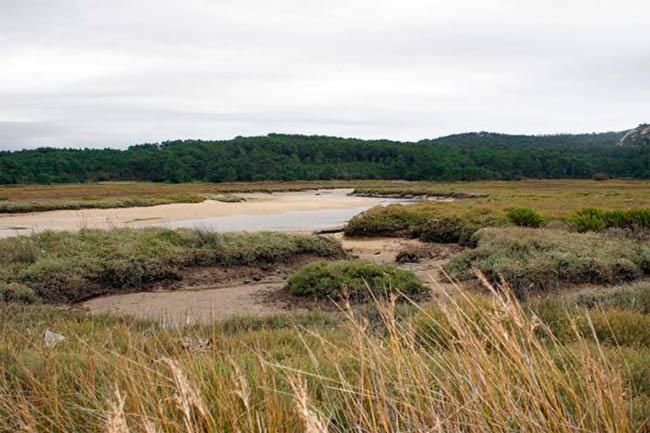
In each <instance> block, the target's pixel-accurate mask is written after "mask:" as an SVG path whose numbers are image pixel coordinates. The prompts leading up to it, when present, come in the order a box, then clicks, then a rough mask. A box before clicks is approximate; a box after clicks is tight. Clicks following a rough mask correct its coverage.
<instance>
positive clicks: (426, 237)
mask: <svg viewBox="0 0 650 433" xmlns="http://www.w3.org/2000/svg"><path fill="white" fill-rule="evenodd" d="M463 227H464V224H463V222H462V221H461V219H460V218H458V217H453V216H452V217H442V218H433V219H430V220H429V221H427V223H426V224H424V226H423V227H422V230H421V231H420V239H421V240H423V241H424V242H441V243H455V242H458V241H460V237H461V234H462V232H463Z"/></svg>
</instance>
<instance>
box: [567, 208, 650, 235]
mask: <svg viewBox="0 0 650 433" xmlns="http://www.w3.org/2000/svg"><path fill="white" fill-rule="evenodd" d="M570 221H571V223H572V224H573V226H574V227H575V228H576V230H578V231H579V232H587V231H593V232H601V231H603V230H606V229H609V228H622V229H650V208H634V209H626V210H603V209H596V208H586V209H582V210H581V211H579V212H576V213H575V214H574V215H573V216H572V217H571V218H570Z"/></svg>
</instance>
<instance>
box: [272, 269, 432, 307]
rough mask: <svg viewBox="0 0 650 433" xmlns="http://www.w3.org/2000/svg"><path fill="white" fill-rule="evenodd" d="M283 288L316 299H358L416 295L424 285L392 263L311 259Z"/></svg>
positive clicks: (291, 292) (424, 289)
mask: <svg viewBox="0 0 650 433" xmlns="http://www.w3.org/2000/svg"><path fill="white" fill-rule="evenodd" d="M285 290H286V291H287V292H288V293H290V294H292V295H295V296H305V297H311V298H316V299H330V298H331V299H340V298H341V297H345V296H347V297H349V299H351V300H355V301H361V300H365V299H367V298H369V297H371V294H374V295H376V296H377V297H385V296H386V295H387V294H389V293H403V294H405V295H408V296H418V295H423V294H424V293H426V288H425V287H424V286H423V285H422V283H421V282H420V280H418V278H417V277H416V276H415V274H413V273H412V272H408V271H404V270H401V269H399V268H397V267H395V266H392V265H378V264H375V263H370V262H351V261H339V262H322V261H321V262H314V263H310V264H309V265H307V266H305V267H304V268H302V269H301V270H299V271H298V272H296V273H295V274H293V275H292V276H291V277H290V278H289V281H288V282H287V285H286V287H285Z"/></svg>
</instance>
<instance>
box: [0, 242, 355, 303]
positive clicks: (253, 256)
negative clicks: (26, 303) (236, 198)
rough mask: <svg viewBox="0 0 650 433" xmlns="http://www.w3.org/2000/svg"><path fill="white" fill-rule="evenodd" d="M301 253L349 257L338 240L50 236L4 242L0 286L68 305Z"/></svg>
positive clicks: (1, 256) (0, 244)
mask: <svg viewBox="0 0 650 433" xmlns="http://www.w3.org/2000/svg"><path fill="white" fill-rule="evenodd" d="M301 254H310V255H316V256H319V257H327V258H342V257H345V252H344V251H343V249H342V248H341V246H340V244H339V243H338V242H336V241H334V240H332V239H329V238H324V237H319V236H313V235H293V234H285V233H268V232H260V233H227V234H216V233H206V232H201V231H195V230H166V229H145V230H132V229H119V230H112V231H102V230H82V231H80V232H78V233H65V232H44V233H41V234H37V235H33V236H29V237H25V236H22V237H14V238H7V239H1V240H0V284H3V283H5V284H8V283H18V284H21V285H24V286H26V287H29V288H30V289H32V290H33V291H34V292H35V294H36V295H37V296H38V297H40V298H42V299H43V301H44V302H63V303H68V302H76V301H80V300H83V299H86V298H89V297H92V296H97V295H100V294H106V293H114V292H122V291H134V290H141V289H144V288H146V285H147V284H150V283H153V282H156V281H161V280H169V279H172V280H173V279H179V278H181V277H182V274H181V270H182V268H184V267H188V266H224V267H229V266H242V265H252V264H265V263H277V262H282V261H286V260H289V259H291V258H292V257H294V256H298V255H301Z"/></svg>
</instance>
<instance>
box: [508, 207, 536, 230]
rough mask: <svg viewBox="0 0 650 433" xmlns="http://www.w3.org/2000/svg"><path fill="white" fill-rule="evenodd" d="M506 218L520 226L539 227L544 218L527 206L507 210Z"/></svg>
mask: <svg viewBox="0 0 650 433" xmlns="http://www.w3.org/2000/svg"><path fill="white" fill-rule="evenodd" d="M508 219H509V220H510V222H511V223H513V224H514V225H517V226H520V227H533V228H537V227H541V226H542V225H543V224H544V218H542V216H541V215H540V214H538V213H537V212H535V211H534V210H532V209H530V208H527V207H516V208H512V209H509V210H508Z"/></svg>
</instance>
